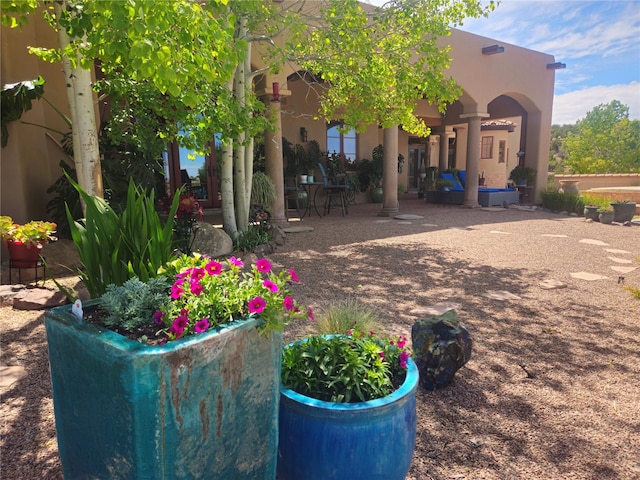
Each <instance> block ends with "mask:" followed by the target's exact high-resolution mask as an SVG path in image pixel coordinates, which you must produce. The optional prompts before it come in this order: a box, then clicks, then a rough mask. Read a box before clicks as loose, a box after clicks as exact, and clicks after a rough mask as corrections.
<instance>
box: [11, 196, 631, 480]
mask: <svg viewBox="0 0 640 480" xmlns="http://www.w3.org/2000/svg"><path fill="white" fill-rule="evenodd" d="M379 209H380V207H379V206H376V205H355V206H352V207H351V209H350V215H349V216H347V217H345V218H343V217H341V216H339V215H338V214H337V212H336V213H332V214H331V216H329V217H324V218H322V219H318V218H317V217H310V218H305V219H304V221H302V222H300V223H299V224H298V225H302V226H311V227H313V228H314V230H313V231H312V232H302V233H292V234H289V235H288V236H287V240H286V245H284V246H282V247H280V248H279V249H278V251H277V252H276V253H275V254H273V255H272V256H270V258H271V259H272V260H273V261H275V262H276V263H279V264H281V265H283V266H286V267H288V268H294V269H295V270H296V272H297V273H298V276H299V277H300V280H301V282H300V283H299V284H296V285H295V294H296V298H297V299H299V300H300V301H301V302H303V303H306V304H309V305H312V306H314V307H315V308H316V309H319V310H321V309H322V308H323V306H326V305H328V304H330V303H331V302H332V301H335V300H336V299H339V298H343V297H346V296H348V295H354V296H356V297H357V298H358V299H360V300H361V301H363V302H365V303H367V304H370V305H372V306H374V307H376V308H378V309H379V311H380V313H381V315H382V317H383V318H385V319H386V320H385V323H386V325H385V327H386V329H387V330H388V331H389V332H393V333H403V334H405V335H407V336H409V333H410V329H411V325H412V324H413V323H414V322H415V320H416V319H418V318H422V317H423V316H425V315H424V313H423V311H424V309H425V308H427V307H431V306H434V305H437V304H439V303H443V302H449V303H452V304H455V305H456V311H457V312H458V316H459V318H460V320H461V321H462V323H464V324H465V326H466V327H467V328H468V330H469V331H470V334H471V336H472V338H473V341H474V346H473V354H472V358H471V360H470V362H469V363H468V364H467V365H466V366H465V367H464V368H462V369H461V370H460V371H459V372H458V373H457V375H456V378H455V380H454V382H453V383H452V384H451V385H450V386H449V387H447V388H445V389H443V390H440V391H436V392H425V391H421V390H419V391H418V406H417V410H418V434H417V445H416V450H415V455H414V458H413V462H412V466H411V470H410V472H409V475H408V476H407V479H409V480H423V479H424V480H430V479H433V480H439V479H545V480H546V479H594V480H595V479H625V480H626V479H638V478H640V403H639V399H638V392H640V301H638V300H636V299H634V298H633V297H632V296H631V294H630V293H629V292H628V291H627V290H625V289H624V288H623V287H624V286H625V285H628V286H635V287H637V288H640V269H636V270H634V271H625V272H620V271H619V270H620V269H621V267H622V269H623V270H624V269H625V267H626V269H627V270H628V269H629V268H632V267H634V266H635V267H638V266H640V265H639V264H638V261H639V258H640V226H635V225H634V226H632V227H623V226H616V225H602V224H600V223H590V222H585V221H584V219H581V218H578V217H571V216H567V215H558V214H552V213H546V212H542V211H521V210H517V209H508V210H505V209H473V210H470V209H464V208H460V207H442V206H429V205H425V204H424V203H423V202H421V201H420V202H419V201H417V200H414V199H410V198H403V199H402V200H401V208H400V211H401V213H405V214H411V213H413V214H419V215H422V216H424V218H422V219H412V220H397V219H389V218H383V217H378V216H376V213H377V212H378V211H379ZM614 267H615V268H614ZM579 272H587V273H591V274H596V275H601V276H603V277H606V278H602V279H599V280H593V281H589V280H584V279H580V278H575V277H574V276H572V275H571V274H572V273H579ZM619 277H624V280H621V279H620V278H619ZM545 280H554V281H559V282H562V283H563V284H564V285H566V287H564V288H558V289H551V290H546V289H543V288H541V286H540V284H541V282H543V281H545ZM622 281H623V282H624V283H619V282H622ZM495 292H508V293H509V294H505V293H502V294H501V295H491V294H492V293H495ZM486 294H489V296H490V297H491V296H494V297H495V296H497V297H500V298H502V299H496V298H489V297H487V296H485V295H486ZM516 297H519V298H516ZM505 298H506V299H505ZM43 318H44V317H43V315H42V313H41V312H35V313H34V312H21V311H15V310H12V309H11V308H9V307H3V308H2V309H0V327H1V329H2V330H1V331H2V338H1V346H2V353H1V357H0V360H1V361H2V362H3V363H4V364H7V365H22V366H24V367H25V368H26V370H27V375H26V376H25V377H23V378H22V379H20V380H18V381H17V382H15V383H14V384H12V385H11V386H9V387H2V388H0V393H1V394H2V405H1V406H0V414H1V416H2V418H3V424H2V443H1V445H0V446H1V454H2V458H1V461H2V464H1V471H0V476H1V477H2V478H3V479H4V478H6V479H7V480H9V479H35V478H41V479H61V478H62V474H61V468H60V463H59V459H58V456H57V445H56V438H55V427H54V420H53V411H52V405H51V391H50V385H49V374H48V363H47V357H46V339H45V334H44V325H43ZM309 332H311V327H310V325H309V324H304V323H301V322H298V323H296V324H292V325H290V326H289V327H288V328H287V330H286V332H285V337H286V340H287V341H289V340H293V339H296V338H299V337H301V336H303V335H305V334H307V333H309ZM301 480H303V479H301ZM364 480H366V479H364Z"/></svg>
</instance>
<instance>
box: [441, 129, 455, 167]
mask: <svg viewBox="0 0 640 480" xmlns="http://www.w3.org/2000/svg"><path fill="white" fill-rule="evenodd" d="M451 137H453V132H446V131H445V132H440V158H439V162H438V170H440V171H441V172H444V171H445V170H446V169H447V168H449V139H450V138H451Z"/></svg>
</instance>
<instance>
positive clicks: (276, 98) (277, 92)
mask: <svg viewBox="0 0 640 480" xmlns="http://www.w3.org/2000/svg"><path fill="white" fill-rule="evenodd" d="M272 87H273V97H272V98H271V101H272V102H279V101H280V84H279V83H278V82H273V84H272Z"/></svg>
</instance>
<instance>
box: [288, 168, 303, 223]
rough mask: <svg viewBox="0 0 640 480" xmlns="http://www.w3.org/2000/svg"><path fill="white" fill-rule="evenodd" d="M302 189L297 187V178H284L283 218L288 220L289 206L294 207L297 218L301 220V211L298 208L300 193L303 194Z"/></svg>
mask: <svg viewBox="0 0 640 480" xmlns="http://www.w3.org/2000/svg"><path fill="white" fill-rule="evenodd" d="M304 191H305V190H304V189H303V188H300V186H298V179H297V177H285V179H284V201H285V209H284V212H285V216H286V217H287V220H289V205H295V207H296V212H298V217H300V218H302V210H304V208H302V209H301V208H300V192H304Z"/></svg>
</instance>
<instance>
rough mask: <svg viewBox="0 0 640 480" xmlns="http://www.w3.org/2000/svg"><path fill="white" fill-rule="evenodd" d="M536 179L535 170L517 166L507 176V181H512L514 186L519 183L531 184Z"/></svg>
mask: <svg viewBox="0 0 640 480" xmlns="http://www.w3.org/2000/svg"><path fill="white" fill-rule="evenodd" d="M535 179H536V170H535V169H533V168H531V167H522V166H517V167H516V168H514V169H513V170H511V173H510V174H509V180H513V181H514V182H515V183H516V184H517V183H520V182H523V181H524V182H526V183H531V182H533V181H534V180H535Z"/></svg>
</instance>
